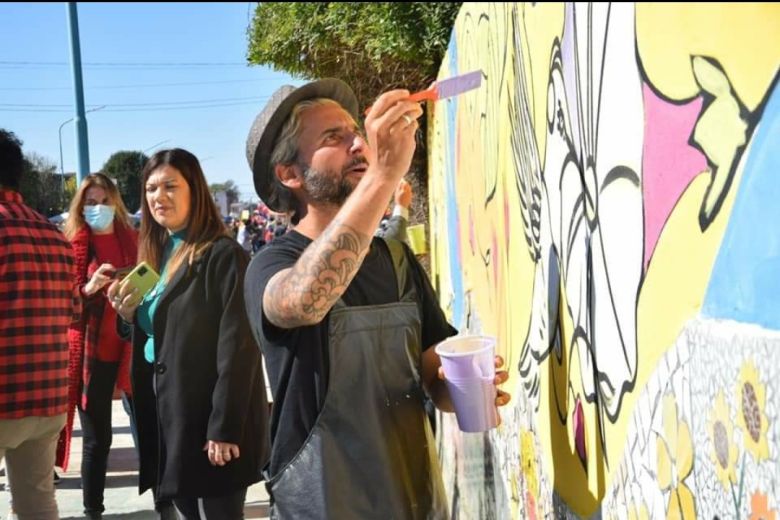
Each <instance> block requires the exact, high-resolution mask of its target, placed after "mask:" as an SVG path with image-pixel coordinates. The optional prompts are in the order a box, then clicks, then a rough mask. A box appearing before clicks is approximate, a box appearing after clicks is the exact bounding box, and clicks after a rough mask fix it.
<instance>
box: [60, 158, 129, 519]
mask: <svg viewBox="0 0 780 520" xmlns="http://www.w3.org/2000/svg"><path fill="white" fill-rule="evenodd" d="M65 236H66V237H67V238H68V239H69V240H70V241H71V244H72V246H73V251H74V256H75V259H76V278H77V280H78V284H79V287H80V290H81V296H82V299H83V309H84V310H83V314H82V316H81V320H80V321H78V322H77V323H76V324H74V325H73V326H72V327H71V329H70V330H69V331H68V340H69V343H70V346H69V348H70V362H69V367H68V377H69V392H68V400H69V403H68V421H67V425H66V427H65V429H64V430H63V433H62V435H61V436H60V442H59V445H58V447H57V465H58V466H60V467H62V468H67V464H68V456H69V453H70V437H71V432H72V429H73V411H74V409H75V408H76V407H78V411H79V419H80V421H81V427H82V430H83V434H84V438H83V441H84V442H83V451H82V459H81V481H82V488H83V492H84V513H85V515H86V517H87V518H100V517H101V515H102V512H103V511H104V509H105V508H104V507H103V491H104V489H105V484H106V466H107V462H108V452H109V449H110V448H111V400H112V397H113V395H114V392H115V390H114V389H115V387H116V388H118V389H119V390H120V391H122V392H124V397H125V398H126V399H127V400H126V401H125V405H126V408H127V407H128V405H129V404H130V402H129V397H130V395H131V391H130V365H129V363H130V344H129V342H127V341H123V340H121V339H120V338H119V336H118V335H117V333H116V311H115V310H114V309H113V308H112V307H111V305H110V304H109V302H108V300H107V299H106V288H107V285H108V284H109V282H111V281H112V279H113V278H114V277H115V276H118V274H119V273H121V272H122V270H123V269H126V268H131V267H133V266H134V265H135V263H136V260H137V256H138V235H137V233H136V231H135V230H134V229H133V226H132V224H131V223H130V220H129V218H128V213H127V209H126V208H125V205H124V203H123V202H122V198H121V197H120V195H119V190H117V188H116V186H115V185H114V183H113V181H111V179H109V178H108V177H106V176H105V175H103V174H102V173H95V174H92V175H89V176H87V178H86V179H84V180H83V181H82V183H81V186H80V187H79V190H78V192H77V193H76V195H75V197H74V198H73V201H72V202H71V205H70V214H69V215H68V219H67V221H66V222H65ZM133 431H135V428H133Z"/></svg>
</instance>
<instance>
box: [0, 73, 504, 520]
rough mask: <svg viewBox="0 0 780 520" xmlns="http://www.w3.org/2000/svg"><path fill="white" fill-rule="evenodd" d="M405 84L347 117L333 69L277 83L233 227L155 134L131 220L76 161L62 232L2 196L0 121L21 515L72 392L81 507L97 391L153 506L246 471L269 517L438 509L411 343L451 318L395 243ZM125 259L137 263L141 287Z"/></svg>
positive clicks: (16, 163) (242, 492) (4, 297)
mask: <svg viewBox="0 0 780 520" xmlns="http://www.w3.org/2000/svg"><path fill="white" fill-rule="evenodd" d="M408 98H409V92H407V91H403V90H395V91H391V92H388V93H385V94H383V95H382V96H380V97H379V98H378V99H377V101H376V102H375V103H374V105H373V106H372V108H371V109H370V111H369V112H368V113H367V116H366V118H365V124H364V129H361V127H359V126H358V123H357V120H358V104H357V99H356V98H355V96H354V94H353V92H352V90H351V89H350V88H349V87H348V86H347V85H346V84H345V83H343V82H341V81H339V80H334V79H325V80H320V81H315V82H312V83H309V84H307V85H304V86H302V87H298V88H294V87H291V86H284V87H282V88H280V89H279V90H277V91H276V92H275V93H274V94H273V95H272V96H271V98H270V100H269V101H268V103H267V105H266V106H265V108H264V109H263V111H262V112H261V113H260V114H259V115H258V116H257V118H256V120H255V122H254V124H253V126H252V128H251V129H250V132H249V136H248V139H247V160H248V163H249V167H250V169H251V170H252V173H253V178H254V184H255V189H256V190H257V193H258V195H259V196H260V198H261V199H262V200H263V201H264V206H262V207H261V208H258V210H257V211H256V212H253V214H252V215H251V216H249V217H248V218H244V219H242V220H241V221H240V222H239V223H238V225H237V226H232V227H228V226H226V225H225V222H224V221H223V219H222V217H221V215H220V214H219V210H218V209H217V207H216V205H215V203H214V201H213V199H212V197H211V195H210V194H209V191H208V185H207V183H206V178H205V176H204V173H203V171H202V169H201V166H200V163H199V161H198V159H197V158H196V157H195V155H193V154H192V153H190V152H188V151H186V150H183V149H179V148H174V149H169V150H161V151H159V152H157V153H155V154H154V155H153V156H152V157H151V158H150V159H149V161H148V162H147V163H146V165H145V166H144V168H143V172H142V182H141V185H142V193H143V194H144V200H143V202H142V207H141V211H142V218H141V225H140V229H139V230H138V231H136V230H135V229H133V226H132V225H131V224H130V222H129V221H128V220H127V210H126V208H125V207H124V205H123V203H122V199H121V197H120V195H119V192H118V191H117V189H116V186H115V185H114V183H113V182H112V181H111V180H110V179H108V178H107V177H106V176H104V175H102V174H93V175H90V176H88V177H87V178H86V179H85V180H83V181H82V183H81V185H80V187H79V190H78V192H77V193H76V196H75V197H74V199H73V201H72V203H71V207H70V216H69V218H68V221H67V222H66V224H65V234H64V235H63V234H62V233H60V232H59V231H58V230H57V229H56V227H55V226H54V225H53V224H51V223H50V222H48V221H47V220H46V219H45V218H44V217H42V216H41V215H39V214H38V213H36V212H35V211H33V210H31V209H30V208H28V207H27V206H25V204H24V201H23V200H22V198H21V196H20V195H19V193H18V187H19V181H20V178H21V175H22V171H23V162H22V153H21V144H22V143H21V142H20V140H19V139H18V138H17V137H16V136H15V135H14V134H13V133H11V132H8V131H5V130H0V244H3V247H2V248H1V249H0V304H2V305H3V309H4V312H3V313H2V314H0V330H2V333H1V334H2V336H1V337H0V341H2V343H1V344H0V366H2V367H3V369H2V370H3V377H4V378H5V379H4V384H3V385H1V386H0V459H2V458H5V460H6V466H7V476H8V480H9V484H10V490H11V497H12V507H13V511H14V514H15V515H16V516H17V517H18V518H19V519H20V520H25V519H28V518H36V519H50V518H51V519H54V518H57V517H58V515H57V504H56V501H55V498H54V497H55V493H54V487H53V482H52V480H53V479H52V474H53V468H54V464H55V458H56V463H57V464H58V465H59V466H60V467H63V468H65V467H67V464H68V456H69V451H70V437H71V435H72V428H73V420H74V417H75V413H76V412H78V416H79V420H80V422H81V425H82V430H83V432H84V443H83V448H82V449H83V453H82V464H81V479H82V489H83V503H84V514H85V516H86V517H87V518H101V517H102V515H103V512H104V511H105V505H104V503H103V492H104V488H105V477H106V467H107V466H106V465H107V458H108V452H109V449H110V446H111V400H112V398H113V397H114V396H116V395H121V396H122V397H123V399H124V403H125V408H126V410H127V412H128V413H129V414H130V417H131V425H132V431H133V436H134V440H135V445H136V450H137V453H138V460H139V467H140V469H139V475H138V478H139V483H138V486H139V492H144V491H146V490H148V489H151V490H152V495H153V497H154V502H155V509H156V510H157V512H158V515H159V518H166V519H167V518H180V519H194V518H205V519H239V518H243V504H244V500H245V496H246V491H247V487H248V486H250V485H251V484H253V483H255V482H258V481H260V480H265V482H266V488H267V490H268V492H269V496H270V499H271V517H272V518H280V519H287V518H292V519H297V518H339V519H342V518H344V519H352V518H412V519H417V518H445V517H447V516H448V512H447V502H446V500H445V496H444V490H443V486H442V479H441V473H440V469H439V464H438V459H437V453H436V451H435V443H434V442H433V438H432V435H433V433H432V428H431V423H430V422H429V420H428V414H427V413H426V403H428V404H429V405H430V406H433V405H435V406H436V408H438V409H439V410H442V411H445V412H451V411H452V402H451V400H450V396H449V394H448V391H447V387H446V385H445V381H444V376H443V372H442V371H441V361H440V359H439V357H438V355H437V354H436V352H435V350H434V348H433V347H434V346H435V345H436V344H437V343H439V342H440V341H442V340H444V339H446V338H447V337H449V336H452V335H454V334H456V333H457V330H456V329H455V328H454V327H452V326H451V325H450V324H449V323H448V321H447V319H446V317H445V314H444V312H443V311H442V309H441V308H440V306H439V304H438V301H437V298H436V295H435V293H434V290H433V287H432V285H431V282H430V280H429V279H428V276H427V275H426V273H425V271H424V269H423V268H422V267H421V265H420V263H419V261H418V259H417V257H416V256H415V254H414V253H413V252H412V250H411V249H410V248H409V247H408V245H406V244H405V242H404V236H405V232H404V229H405V226H406V222H407V220H408V206H409V204H410V203H411V197H412V193H411V188H410V187H409V186H408V184H406V183H405V182H404V181H403V180H402V179H403V176H404V174H405V173H406V172H407V170H408V168H409V165H410V162H411V158H412V154H413V152H414V148H415V137H414V136H415V132H416V131H417V128H418V124H417V118H418V117H420V115H421V114H422V110H421V108H420V106H419V104H418V103H416V102H413V101H410V100H409V99H408ZM391 199H393V200H394V201H395V204H394V208H393V210H392V213H391V212H390V211H389V207H388V201H390V200H391ZM266 206H267V210H268V212H265V210H264V209H263V208H265V207H266ZM136 266H138V267H136ZM133 267H136V269H135V273H136V274H138V273H143V274H148V273H154V274H155V275H159V276H155V277H154V278H152V282H151V283H150V284H149V285H145V286H144V288H143V289H142V288H141V286H140V285H138V284H135V283H129V282H128V281H127V280H129V279H130V277H128V278H125V276H126V275H127V272H128V270H130V269H131V268H133ZM139 276H140V274H139ZM263 361H264V362H265V366H266V367H267V377H268V379H269V386H270V390H271V395H272V397H273V403H272V404H271V405H269V402H268V399H267V396H266V391H265V388H266V383H265V375H264V373H265V371H264V369H263ZM502 364H503V360H502V359H501V358H500V357H498V356H497V357H496V366H497V368H500V367H501V366H502ZM507 378H508V374H507V373H506V371H503V370H498V371H497V372H496V379H495V383H496V385H500V384H501V383H503V382H504V381H506V380H507ZM508 401H509V395H508V394H506V393H505V392H503V391H501V390H500V389H499V390H497V392H496V400H495V402H496V405H497V406H503V405H505V404H507V402H508ZM391 403H392V404H391Z"/></svg>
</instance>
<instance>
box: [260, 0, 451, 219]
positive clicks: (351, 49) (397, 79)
mask: <svg viewBox="0 0 780 520" xmlns="http://www.w3.org/2000/svg"><path fill="white" fill-rule="evenodd" d="M460 6H461V2H430V3H426V2H403V3H402V2H397V3H390V2H375V3H367V2H366V3H348V2H305V3H297V2H290V3H281V2H262V3H260V4H258V6H257V8H256V9H255V15H254V19H253V20H252V25H251V27H250V29H249V34H248V38H249V48H248V53H247V59H248V61H249V63H254V64H259V65H271V66H272V67H273V68H274V69H275V70H284V71H286V72H288V73H290V74H292V75H293V76H296V77H300V78H304V79H313V78H338V79H341V80H343V81H344V82H346V83H347V84H348V85H350V86H351V87H352V89H353V90H354V91H355V95H356V96H357V98H358V102H359V104H360V105H359V106H360V107H361V109H362V108H363V107H367V106H369V105H370V104H371V103H372V102H373V100H374V99H376V97H377V96H378V95H379V94H381V93H382V92H384V91H387V90H391V89H394V88H405V89H408V90H411V91H415V90H422V89H424V88H427V87H428V86H429V85H430V84H431V83H432V82H433V81H434V80H435V79H436V76H437V74H438V71H439V65H440V63H441V60H442V57H443V56H444V52H445V51H446V50H447V45H448V44H449V38H450V33H451V32H452V27H453V25H454V24H455V18H456V17H457V16H458V11H460ZM419 122H420V132H419V134H418V140H417V150H416V152H415V157H414V159H413V162H412V166H411V174H410V176H409V177H410V178H409V180H410V182H411V183H412V186H413V187H414V193H415V195H414V202H413V204H412V208H411V209H412V211H411V222H412V223H416V222H425V221H426V220H427V214H428V166H427V165H428V161H427V156H426V149H425V137H424V136H425V134H426V119H425V117H422V118H420V119H419Z"/></svg>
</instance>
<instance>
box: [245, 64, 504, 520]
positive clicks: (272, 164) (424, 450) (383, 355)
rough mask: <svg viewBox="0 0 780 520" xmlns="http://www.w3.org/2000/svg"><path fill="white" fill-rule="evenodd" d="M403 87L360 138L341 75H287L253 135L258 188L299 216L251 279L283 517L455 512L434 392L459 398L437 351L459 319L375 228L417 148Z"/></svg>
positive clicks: (272, 476) (412, 109)
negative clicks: (432, 415)
mask: <svg viewBox="0 0 780 520" xmlns="http://www.w3.org/2000/svg"><path fill="white" fill-rule="evenodd" d="M408 97H409V92H407V91H405V90H394V91H390V92H387V93H385V94H383V95H382V96H380V97H379V98H378V99H377V101H376V103H374V105H373V107H372V108H371V110H370V112H369V113H368V115H367V117H366V120H365V128H366V134H365V136H363V134H362V133H361V132H360V130H359V129H358V126H357V123H356V119H357V113H358V103H357V99H356V98H355V96H354V94H353V92H352V90H351V89H350V88H349V87H348V86H347V85H346V84H345V83H343V82H341V81H339V80H333V79H325V80H321V81H316V82H313V83H309V84H307V85H305V86H303V87H300V88H298V89H295V88H293V87H289V86H285V87H282V88H281V89H279V90H277V91H276V92H275V93H274V95H273V96H272V97H271V100H270V101H269V102H268V104H267V105H266V107H265V109H264V110H263V111H262V112H261V113H260V114H259V115H258V117H257V119H256V120H255V123H254V125H253V127H252V129H251V131H250V134H249V138H248V141H247V159H248V161H249V165H250V167H251V168H252V171H253V173H254V180H255V187H256V189H257V192H258V194H259V195H260V197H261V198H262V199H263V200H264V201H265V203H266V204H267V205H268V206H269V207H270V208H271V209H272V210H274V211H283V212H291V213H292V214H293V217H292V220H293V223H294V224H295V228H294V230H292V231H291V232H290V233H288V234H287V235H285V236H283V237H280V238H278V239H276V240H275V241H274V242H273V243H272V244H271V245H270V246H268V247H266V248H265V249H264V250H262V251H261V252H260V253H259V254H258V255H257V257H256V258H255V259H254V260H253V261H252V264H251V265H250V267H249V270H248V273H247V278H246V283H245V292H246V299H247V305H248V309H247V311H248V312H249V316H250V320H251V322H252V328H253V333H254V334H255V336H256V337H257V339H258V341H259V343H260V344H261V348H262V350H263V354H264V356H265V359H266V363H267V367H268V373H269V377H270V381H271V386H272V390H273V394H274V408H273V414H272V426H271V437H272V455H271V460H270V464H269V468H268V472H267V473H268V477H269V480H268V485H267V487H268V489H269V491H270V495H271V501H272V508H273V511H272V516H274V515H277V516H278V517H279V518H371V517H373V516H374V515H376V514H378V513H379V514H382V515H384V516H387V517H393V518H446V517H447V509H448V507H447V504H446V498H445V495H444V489H443V487H442V481H441V474H440V468H439V463H438V457H437V454H436V451H435V443H434V440H433V437H432V435H431V430H430V425H429V424H428V420H427V417H426V414H425V409H424V406H423V397H424V393H423V392H426V393H427V394H428V395H430V397H431V398H432V400H433V401H434V403H435V404H436V406H437V407H438V408H439V409H441V410H443V411H451V410H452V403H451V401H450V396H449V394H448V392H447V390H446V387H445V385H444V381H443V378H442V376H441V375H440V374H439V369H440V366H441V361H440V359H439V357H438V356H437V355H436V353H435V351H434V349H433V348H432V347H433V346H434V345H435V344H437V343H439V342H440V341H442V340H444V339H445V338H447V337H449V336H452V335H453V334H455V333H456V330H455V329H454V328H453V327H452V326H450V325H449V324H448V323H447V320H446V319H445V317H444V314H443V313H442V311H441V309H440V308H439V305H438V303H437V301H436V296H435V294H434V292H433V289H432V287H431V284H430V281H429V280H428V278H427V276H426V274H425V272H424V270H423V269H422V267H421V266H420V264H419V263H418V261H417V260H416V258H415V257H414V255H413V254H412V252H411V250H410V249H409V248H408V247H407V246H404V245H402V244H401V243H400V242H397V241H395V240H387V241H385V240H383V239H380V238H373V239H372V238H371V237H372V235H374V232H375V230H376V229H377V226H378V224H379V222H380V219H381V218H382V216H383V213H384V209H385V206H386V204H387V201H388V200H389V199H390V197H391V196H392V194H393V192H394V190H395V189H396V187H397V186H398V183H399V181H400V180H401V178H402V177H403V175H404V174H405V173H406V172H407V170H408V168H409V165H410V162H411V158H412V154H413V152H414V148H415V137H414V136H415V132H416V130H417V128H418V124H417V121H416V119H417V118H418V117H419V116H420V115H421V114H422V109H421V108H420V106H419V105H418V104H417V103H415V102H412V101H409V100H408ZM502 363H503V361H502V360H501V359H500V358H496V365H497V366H500V365H501V364H502ZM507 377H508V375H507V373H506V372H504V371H500V372H497V373H496V378H495V383H496V384H500V383H502V382H504V381H505V380H506V379H507ZM508 401H509V395H508V394H505V393H503V392H501V391H498V394H497V396H496V399H495V402H496V404H497V405H499V406H501V405H505V404H506V403H507V402H508ZM347 497H348V498H347Z"/></svg>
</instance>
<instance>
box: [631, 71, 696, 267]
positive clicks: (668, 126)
mask: <svg viewBox="0 0 780 520" xmlns="http://www.w3.org/2000/svg"><path fill="white" fill-rule="evenodd" d="M643 90H644V103H645V143H644V150H643V157H642V189H643V197H644V211H645V258H644V268H645V269H647V264H648V263H649V262H650V258H652V256H653V251H654V250H655V245H656V243H657V242H658V237H659V236H660V235H661V231H662V230H663V227H664V224H665V223H666V219H667V218H668V217H669V214H670V213H671V212H672V209H674V206H675V204H677V201H678V200H679V198H680V195H682V192H683V191H684V190H685V188H686V187H687V186H688V184H690V182H691V181H692V180H693V178H694V177H695V176H696V175H698V174H699V173H701V172H702V171H704V170H705V169H706V168H707V161H706V159H705V157H704V155H703V154H702V153H701V152H700V151H699V150H697V149H695V148H693V147H692V146H690V145H689V144H688V140H689V139H690V136H691V134H692V133H693V127H694V125H695V124H696V120H697V118H698V117H699V113H700V112H701V107H702V99H701V97H698V98H696V99H694V100H693V101H691V102H689V103H686V104H684V105H674V104H672V103H669V102H667V101H664V100H663V99H661V98H659V97H658V96H656V95H655V93H654V92H653V91H652V89H651V88H650V87H648V86H647V85H644V86H643Z"/></svg>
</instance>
